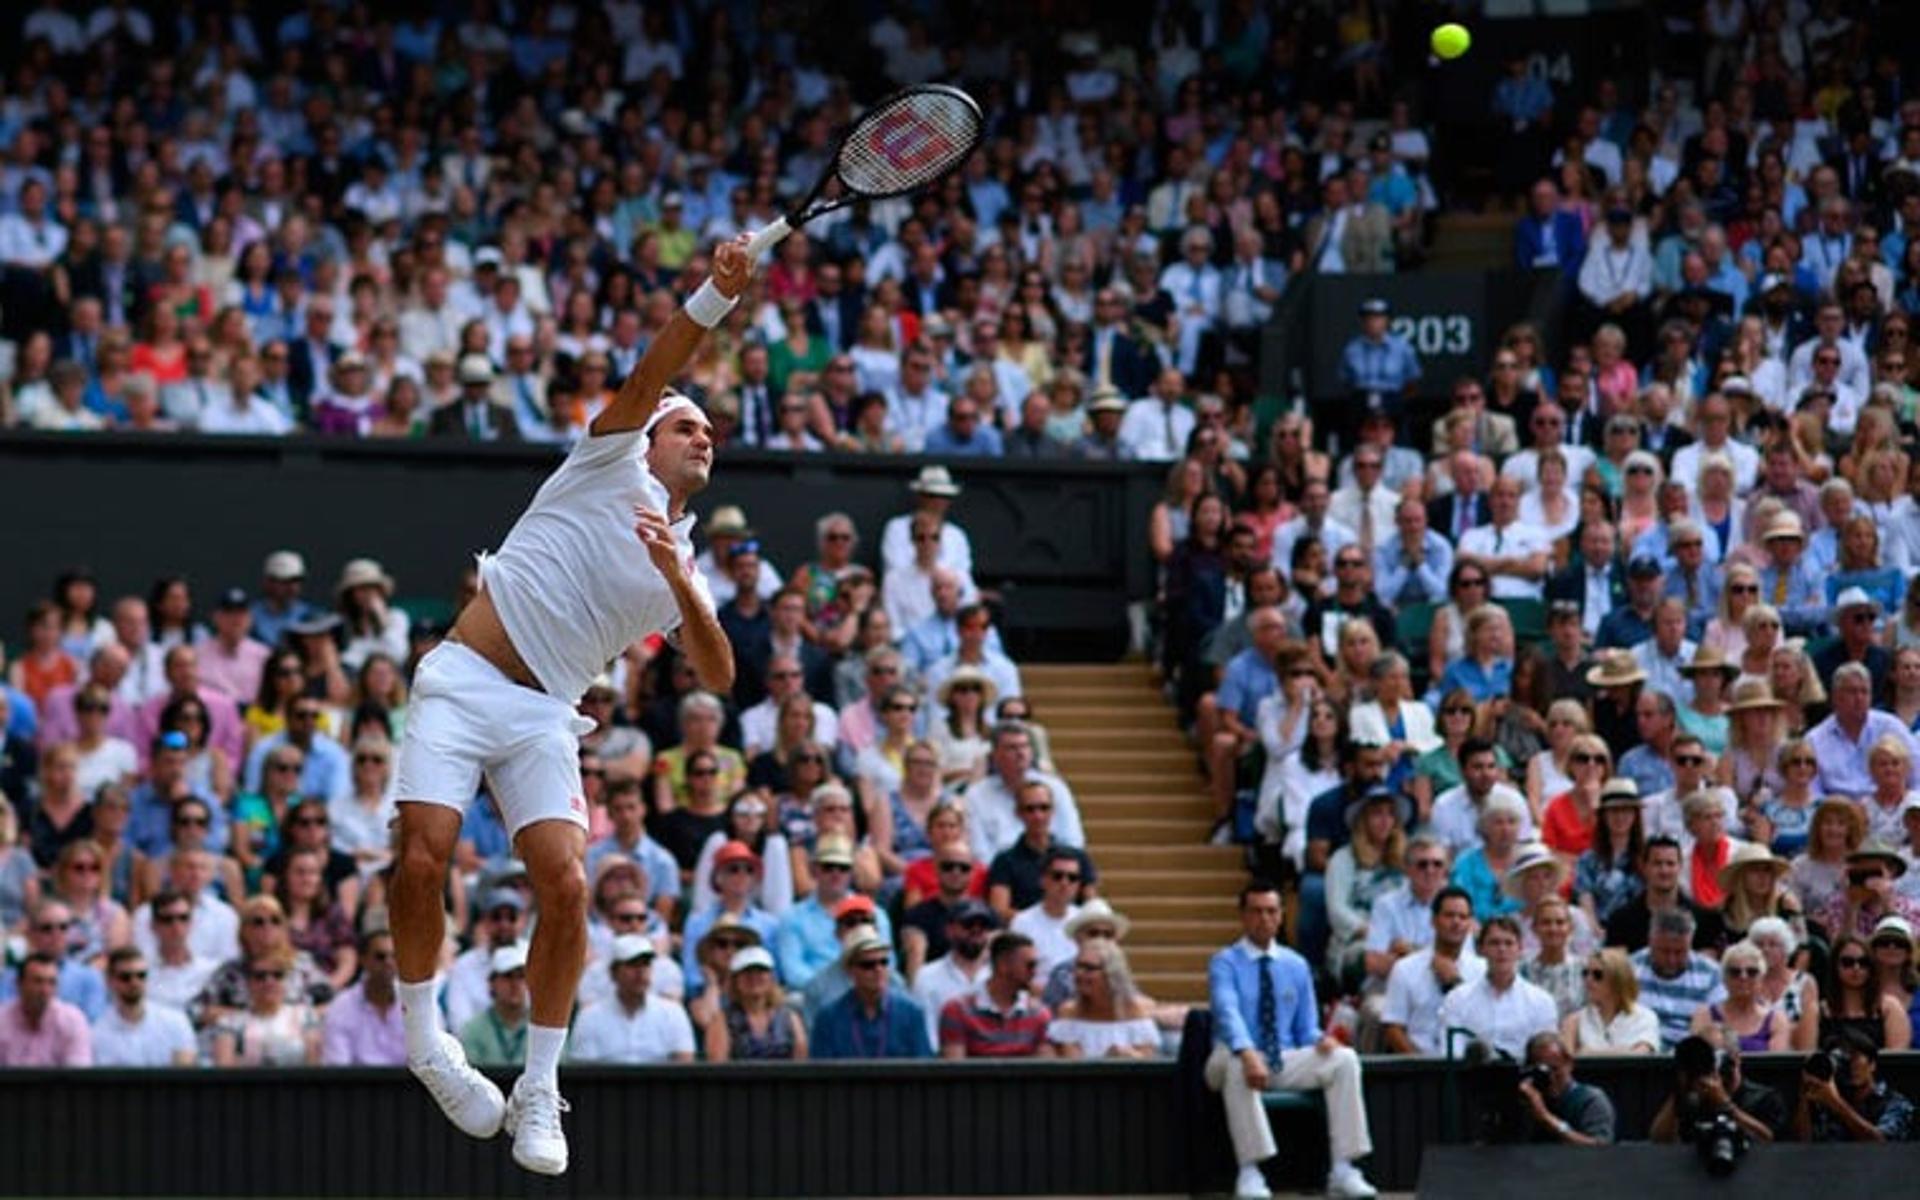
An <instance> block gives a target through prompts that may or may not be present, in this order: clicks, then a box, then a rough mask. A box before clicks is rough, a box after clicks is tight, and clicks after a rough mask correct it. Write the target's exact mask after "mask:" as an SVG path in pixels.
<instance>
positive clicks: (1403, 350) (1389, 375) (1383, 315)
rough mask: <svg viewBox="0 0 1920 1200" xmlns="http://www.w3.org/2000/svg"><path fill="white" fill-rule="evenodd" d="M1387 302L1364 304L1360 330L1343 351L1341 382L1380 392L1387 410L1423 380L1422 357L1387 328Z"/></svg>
mask: <svg viewBox="0 0 1920 1200" xmlns="http://www.w3.org/2000/svg"><path fill="white" fill-rule="evenodd" d="M1387 314H1388V309H1387V302H1386V301H1385V300H1381V299H1378V298H1375V299H1372V300H1366V301H1363V302H1362V303H1361V305H1360V332H1359V333H1358V334H1356V335H1354V337H1353V339H1352V340H1351V341H1349V342H1348V343H1347V345H1346V349H1344V350H1342V351H1341V352H1340V382H1341V383H1342V384H1343V385H1344V386H1345V387H1346V388H1347V389H1348V390H1349V391H1353V392H1362V393H1370V392H1378V393H1380V396H1381V403H1382V405H1383V406H1384V407H1385V408H1386V409H1387V411H1389V412H1392V411H1396V410H1397V409H1398V407H1399V399H1400V397H1401V396H1403V395H1407V394H1410V393H1411V392H1412V391H1413V389H1414V385H1416V384H1418V383H1419V382H1420V356H1419V355H1417V354H1415V353H1414V352H1413V347H1412V346H1411V345H1409V344H1408V343H1407V339H1405V338H1403V337H1401V336H1400V335H1399V334H1397V333H1389V332H1388V331H1387Z"/></svg>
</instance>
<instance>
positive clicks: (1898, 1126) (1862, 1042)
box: [1793, 1029, 1914, 1142]
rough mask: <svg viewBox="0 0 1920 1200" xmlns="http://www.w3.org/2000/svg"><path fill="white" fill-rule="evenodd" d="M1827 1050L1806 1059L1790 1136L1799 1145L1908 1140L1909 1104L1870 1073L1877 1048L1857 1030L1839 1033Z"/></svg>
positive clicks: (1877, 1056) (1911, 1126)
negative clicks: (1792, 1135) (1802, 1142)
mask: <svg viewBox="0 0 1920 1200" xmlns="http://www.w3.org/2000/svg"><path fill="white" fill-rule="evenodd" d="M1828 1044H1829V1047H1830V1048H1829V1049H1827V1050H1824V1051H1820V1052H1818V1053H1815V1054H1814V1055H1813V1056H1812V1057H1811V1058H1809V1059H1808V1060H1807V1065H1806V1068H1805V1069H1804V1070H1803V1071H1802V1072H1801V1075H1800V1103H1799V1104H1798V1105H1797V1106H1795V1108H1794V1110H1793V1134H1794V1136H1795V1137H1796V1138H1799V1139H1800V1140H1801V1141H1815V1142H1904V1141H1909V1140H1911V1139H1912V1137H1913V1131H1914V1115H1913V1102H1912V1101H1911V1100H1908V1099H1907V1098H1906V1097H1905V1096H1902V1095H1901V1094H1900V1093H1899V1092H1896V1091H1894V1090H1893V1089H1892V1088H1890V1087H1888V1086H1887V1085H1886V1083H1885V1082H1884V1081H1882V1080H1881V1079H1880V1078H1879V1077H1878V1076H1877V1075H1876V1074H1875V1072H1876V1071H1877V1069H1878V1068H1879V1066H1880V1049H1879V1047H1877V1046H1875V1045H1874V1044H1873V1039H1872V1038H1870V1037H1868V1036H1867V1035H1866V1034H1864V1033H1862V1032H1861V1031H1860V1030H1857V1029H1842V1030H1840V1031H1839V1033H1837V1034H1836V1035H1834V1037H1833V1038H1832V1039H1831V1040H1830V1041H1829V1043H1828Z"/></svg>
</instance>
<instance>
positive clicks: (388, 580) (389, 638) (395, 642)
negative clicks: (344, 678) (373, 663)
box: [333, 558, 410, 671]
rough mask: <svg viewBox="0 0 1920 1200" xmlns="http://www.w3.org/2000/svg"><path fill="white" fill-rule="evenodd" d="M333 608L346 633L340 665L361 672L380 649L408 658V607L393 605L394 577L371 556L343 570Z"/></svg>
mask: <svg viewBox="0 0 1920 1200" xmlns="http://www.w3.org/2000/svg"><path fill="white" fill-rule="evenodd" d="M333 596H334V607H335V609H336V610H337V611H338V612H339V614H340V623H341V626H342V629H343V632H344V633H345V635H346V639H347V644H346V647H345V648H344V649H343V650H341V651H340V665H341V666H343V667H345V668H346V669H347V670H349V671H358V670H359V669H360V664H361V663H363V662H365V661H366V659H367V656H368V655H370V654H373V653H374V652H376V651H378V652H379V653H381V654H385V655H386V656H387V657H389V658H391V659H393V661H395V662H405V661H407V652H408V650H409V648H410V647H409V645H408V642H407V632H408V628H409V622H408V619H407V614H406V610H405V609H400V608H395V607H393V605H392V603H391V601H392V600H393V577H392V576H390V575H388V574H387V573H386V571H385V570H383V569H382V568H381V566H380V564H379V563H378V562H375V561H374V560H373V559H371V558H356V559H354V560H352V561H351V562H349V563H348V564H347V565H346V566H344V567H342V568H341V569H340V582H339V583H338V584H336V585H335V586H334V589H333Z"/></svg>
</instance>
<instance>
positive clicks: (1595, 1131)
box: [1520, 1033, 1613, 1146]
mask: <svg viewBox="0 0 1920 1200" xmlns="http://www.w3.org/2000/svg"><path fill="white" fill-rule="evenodd" d="M1520 1111H1521V1112H1522V1113H1524V1114H1526V1115H1527V1116H1528V1117H1529V1118H1530V1119H1531V1120H1532V1121H1533V1131H1532V1135H1531V1140H1533V1141H1536V1142H1558V1143H1560V1144H1561V1145H1565V1146H1607V1145H1611V1144H1612V1143H1613V1101H1611V1100H1609V1099H1607V1094H1606V1093H1605V1092H1603V1091H1601V1090H1600V1089H1599V1088H1597V1087H1593V1086H1592V1085H1590V1084H1585V1083H1575V1082H1574V1079H1573V1055H1571V1054H1569V1053H1567V1047H1566V1044H1565V1043H1564V1042H1562V1041H1561V1040H1560V1035H1559V1034H1557V1033H1536V1034H1534V1035H1533V1036H1532V1037H1530V1038H1528V1039H1527V1069H1526V1070H1525V1071H1523V1072H1522V1073H1521V1075H1520Z"/></svg>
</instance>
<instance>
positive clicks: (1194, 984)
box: [1133, 939, 1230, 1004]
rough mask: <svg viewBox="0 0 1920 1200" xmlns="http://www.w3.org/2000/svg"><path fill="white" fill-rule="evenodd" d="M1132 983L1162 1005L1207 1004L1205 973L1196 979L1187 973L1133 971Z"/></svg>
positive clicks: (1224, 943)
mask: <svg viewBox="0 0 1920 1200" xmlns="http://www.w3.org/2000/svg"><path fill="white" fill-rule="evenodd" d="M1229 940H1230V939H1229ZM1220 944H1221V945H1223V946H1224V945H1226V944H1227V943H1226V941H1222V942H1221V943H1220ZM1133 981H1134V983H1136V984H1138V985H1139V987H1140V990H1141V991H1143V992H1145V993H1146V994H1147V995H1149V996H1152V997H1153V998H1154V999H1155V1000H1158V1001H1160V1002H1161V1003H1163V1004H1205V1003H1206V1002H1207V977H1206V974H1205V972H1202V973H1201V974H1200V975H1199V976H1197V977H1196V976H1195V975H1193V974H1192V973H1191V972H1188V971H1135V972H1134V974H1133Z"/></svg>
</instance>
